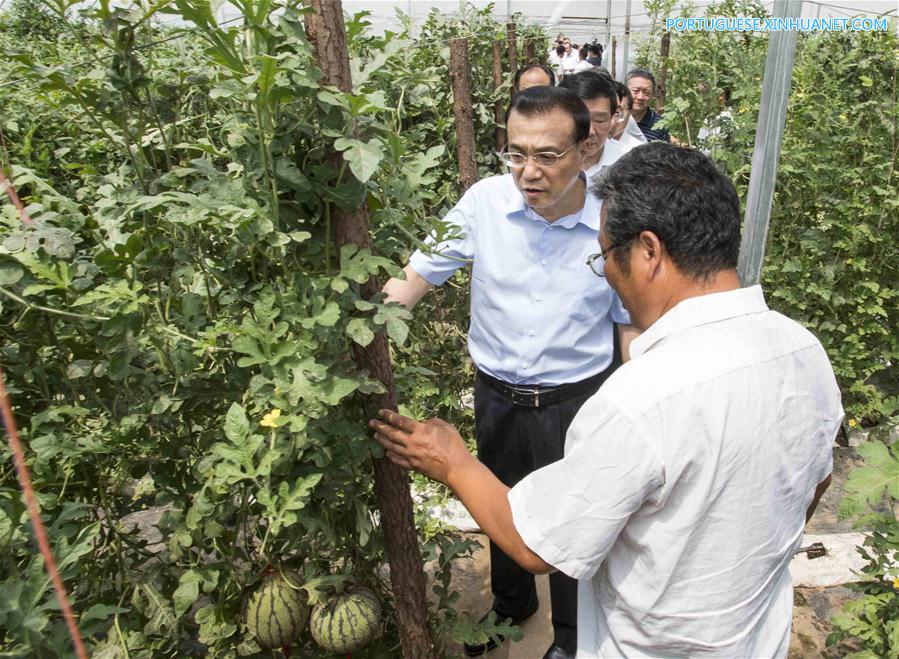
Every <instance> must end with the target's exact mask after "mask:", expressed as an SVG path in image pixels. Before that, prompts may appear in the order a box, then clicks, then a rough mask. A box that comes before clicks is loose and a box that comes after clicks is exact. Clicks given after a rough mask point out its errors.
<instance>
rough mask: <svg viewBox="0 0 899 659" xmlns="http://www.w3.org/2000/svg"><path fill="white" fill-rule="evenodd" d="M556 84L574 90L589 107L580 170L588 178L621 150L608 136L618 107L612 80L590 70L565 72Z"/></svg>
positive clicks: (621, 151)
mask: <svg viewBox="0 0 899 659" xmlns="http://www.w3.org/2000/svg"><path fill="white" fill-rule="evenodd" d="M559 86H560V87H563V88H565V89H570V90H571V91H573V92H574V93H575V94H577V95H578V98H580V99H581V100H582V101H583V102H584V105H586V106H587V109H588V110H589V111H590V139H589V141H588V145H589V151H588V154H587V158H586V160H585V161H584V172H585V173H586V175H587V180H588V181H590V180H591V179H592V177H593V176H594V175H595V174H597V173H599V171H600V170H601V169H602V168H603V167H608V166H609V165H611V164H612V163H614V162H615V161H616V160H618V158H620V157H621V156H622V155H624V153H625V149H624V147H623V146H621V144H619V143H618V142H615V141H613V140H609V139H608V137H609V129H610V128H611V125H612V117H613V116H614V115H615V113H616V112H617V110H618V92H617V91H616V90H615V82H614V81H613V80H612V79H611V78H609V77H608V76H606V75H603V74H602V73H599V72H598V71H594V70H590V71H583V72H581V73H576V74H574V75H570V76H565V79H564V80H562V82H561V83H559Z"/></svg>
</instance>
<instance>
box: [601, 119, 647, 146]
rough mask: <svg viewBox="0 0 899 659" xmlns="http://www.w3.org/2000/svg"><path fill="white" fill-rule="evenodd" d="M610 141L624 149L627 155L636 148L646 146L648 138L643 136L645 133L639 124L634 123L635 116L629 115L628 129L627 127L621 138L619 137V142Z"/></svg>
mask: <svg viewBox="0 0 899 659" xmlns="http://www.w3.org/2000/svg"><path fill="white" fill-rule="evenodd" d="M610 139H612V140H613V141H614V142H616V143H617V144H620V145H621V146H622V147H624V152H625V153H627V152H628V151H630V150H631V149H633V148H634V147H638V146H641V145H643V144H646V136H645V135H644V134H643V131H642V130H640V127H639V126H638V125H637V122H636V121H634V118H633V116H630V115H628V118H627V127H625V129H624V132H623V133H621V137H619V138H618V139H617V140H616V139H614V138H610Z"/></svg>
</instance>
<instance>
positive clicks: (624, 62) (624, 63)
mask: <svg viewBox="0 0 899 659" xmlns="http://www.w3.org/2000/svg"><path fill="white" fill-rule="evenodd" d="M630 54H631V0H627V11H625V18H624V57H622V58H621V77H622V79H624V76H626V75H627V72H628V71H630V68H631V63H630Z"/></svg>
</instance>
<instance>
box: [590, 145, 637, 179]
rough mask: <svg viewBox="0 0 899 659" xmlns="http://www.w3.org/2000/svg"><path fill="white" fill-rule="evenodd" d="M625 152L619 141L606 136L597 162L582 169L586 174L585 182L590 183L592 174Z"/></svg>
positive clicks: (597, 172) (595, 173)
mask: <svg viewBox="0 0 899 659" xmlns="http://www.w3.org/2000/svg"><path fill="white" fill-rule="evenodd" d="M625 153H627V150H626V149H625V148H624V147H623V146H622V145H621V143H620V142H618V141H617V140H613V139H609V138H606V142H605V144H604V145H603V147H602V155H601V156H600V157H599V162H598V163H596V164H595V165H593V166H592V167H590V168H588V169H585V170H584V174H585V175H586V176H587V184H588V185H592V183H593V177H594V176H596V175H597V174H599V172H601V171H602V169H603V168H604V167H608V166H609V165H611V164H612V163H614V162H615V161H616V160H618V159H619V158H620V157H621V156H623V155H624V154H625Z"/></svg>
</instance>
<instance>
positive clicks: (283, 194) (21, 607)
mask: <svg viewBox="0 0 899 659" xmlns="http://www.w3.org/2000/svg"><path fill="white" fill-rule="evenodd" d="M233 7H234V9H236V10H237V12H238V14H239V19H238V20H232V21H229V22H228V23H226V24H223V25H219V24H218V22H217V21H216V17H215V15H214V13H213V11H212V8H211V7H210V6H209V4H208V3H205V2H202V1H200V0H177V1H172V2H163V3H157V4H154V5H152V6H139V5H134V6H131V7H117V6H113V5H112V4H111V3H109V2H100V3H98V4H96V5H94V6H92V7H90V8H87V9H83V8H80V9H81V13H80V14H77V15H76V14H75V13H74V12H75V7H74V5H73V4H72V3H69V2H67V1H65V0H60V2H56V3H52V4H43V5H37V4H35V3H33V2H30V3H26V2H25V0H16V2H15V3H14V4H13V6H12V8H11V10H10V11H12V12H21V13H19V14H17V15H16V16H15V20H13V19H12V18H10V12H9V11H4V12H3V13H2V17H3V18H2V23H0V71H2V74H0V77H2V79H3V80H4V81H16V84H15V85H4V86H3V87H0V96H2V106H3V108H4V111H3V112H2V113H0V145H2V151H0V165H2V167H3V168H4V171H5V172H7V173H8V175H9V178H10V179H11V180H12V181H13V183H14V185H15V186H16V188H17V190H18V191H19V193H20V195H21V196H22V198H23V199H24V200H25V202H26V203H27V204H28V213H29V215H30V216H31V218H32V219H33V223H32V224H30V225H23V224H22V222H21V221H20V219H19V217H18V216H17V213H16V212H15V209H14V208H13V207H12V206H10V205H8V204H6V203H5V200H4V203H3V205H2V206H0V335H2V342H0V360H2V364H3V367H4V371H5V372H6V373H7V376H8V378H9V388H10V390H11V393H12V398H13V400H14V401H15V406H16V410H15V412H16V415H17V418H18V420H19V424H20V426H21V428H22V434H23V438H24V439H25V441H26V442H27V444H28V450H29V460H30V462H29V466H30V468H31V470H32V473H33V477H34V481H35V487H36V489H37V490H38V493H39V496H40V499H41V506H42V510H43V514H44V516H45V519H46V523H47V525H48V527H49V532H50V535H51V540H52V542H53V545H54V550H55V552H56V554H57V560H58V562H59V563H60V568H61V571H62V576H63V578H64V580H65V583H66V585H67V587H68V588H69V589H70V595H71V597H72V599H73V600H74V605H75V609H76V612H77V614H78V623H79V626H80V628H81V631H82V633H83V634H84V636H85V639H86V641H87V643H88V645H89V647H90V649H91V651H92V654H93V655H94V656H99V657H119V656H135V657H136V656H145V657H150V656H153V657H157V656H173V657H175V656H177V657H184V656H198V655H209V656H223V657H224V656H235V655H241V656H256V655H261V656H265V655H269V656H270V655H271V652H272V651H271V650H269V649H268V648H273V647H278V646H280V645H282V644H284V643H285V642H286V641H288V640H290V641H291V642H292V645H293V647H294V648H295V649H297V650H298V651H300V652H302V651H306V652H308V653H311V654H316V653H320V650H316V649H315V645H314V641H313V638H312V635H311V633H310V631H309V630H308V629H306V627H305V625H301V624H298V623H299V622H300V621H302V619H303V618H304V615H305V614H303V611H304V605H305V606H312V605H313V604H315V603H317V602H324V601H325V600H326V599H327V598H328V597H330V596H331V595H332V594H333V593H335V592H339V593H351V592H356V591H353V590H352V586H351V584H353V583H356V582H358V581H359V580H360V578H362V577H363V576H364V579H365V582H366V583H368V584H369V586H370V587H371V588H372V589H373V592H377V597H376V599H374V600H372V601H376V602H377V603H378V605H379V606H381V607H382V610H383V613H382V614H381V617H380V618H379V623H378V625H377V627H378V631H379V632H382V633H379V634H378V635H377V636H376V637H372V638H370V639H369V642H368V644H367V645H366V646H365V647H364V648H361V649H360V650H358V652H361V653H362V655H363V656H364V655H365V654H366V653H367V654H369V655H371V656H384V655H385V654H386V655H395V654H396V653H397V652H398V627H397V622H396V618H395V616H394V610H395V603H394V600H393V596H394V593H392V591H391V589H390V587H389V583H388V580H387V570H386V569H385V565H384V564H385V544H384V537H383V534H382V529H381V522H382V518H381V514H380V511H379V509H378V506H377V505H376V501H375V493H374V491H373V487H372V470H371V453H372V451H373V450H374V444H373V443H372V442H371V440H370V438H369V436H368V433H367V430H366V423H365V422H366V420H367V419H368V418H369V417H370V416H371V414H372V411H373V410H372V409H370V405H369V403H368V402H367V401H368V398H367V397H368V395H370V394H373V393H377V392H379V391H382V390H383V385H382V383H381V382H380V381H379V380H378V379H376V378H375V377H373V375H372V374H371V373H369V372H367V371H365V370H363V369H360V368H359V367H357V366H356V364H355V362H354V361H353V359H352V358H351V355H352V354H353V353H354V350H355V349H356V347H359V346H365V345H368V344H370V343H371V341H372V340H373V337H374V335H375V333H376V332H379V331H386V333H387V334H388V335H389V337H390V339H391V340H392V346H391V350H392V353H393V358H394V365H395V366H394V368H395V379H396V383H397V386H398V388H399V390H400V398H401V399H402V400H404V401H406V402H407V405H408V407H407V408H406V409H407V410H408V411H410V412H412V413H416V414H440V415H441V416H445V417H450V418H454V419H455V420H456V421H457V422H458V423H461V424H463V425H464V424H466V423H470V416H469V415H470V412H468V411H467V410H464V409H463V408H461V406H460V405H459V398H460V395H461V393H462V392H463V391H464V390H465V389H467V388H468V387H469V386H470V383H469V381H468V378H467V375H470V373H471V367H470V365H468V364H467V361H466V360H464V359H463V358H462V357H461V356H462V355H464V327H465V325H466V323H465V315H466V308H465V307H466V305H465V300H466V297H465V293H464V291H463V288H462V286H461V285H458V286H457V287H450V288H449V290H448V291H447V292H445V293H444V294H442V295H441V296H436V297H435V299H434V300H432V301H429V302H428V303H427V305H425V306H423V307H422V311H421V312H419V313H420V314H421V315H420V318H421V319H423V320H421V321H420V322H419V323H416V324H411V325H410V324H409V320H410V315H409V314H408V313H407V312H406V311H405V310H403V309H402V308H400V307H397V306H394V305H385V304H384V303H383V300H382V299H381V298H380V297H379V296H377V295H375V296H370V295H363V294H362V284H363V283H364V282H366V281H368V279H369V278H370V277H371V276H372V275H380V276H382V277H385V276H388V275H391V274H395V273H396V272H397V271H398V269H397V267H396V264H399V263H402V262H403V261H404V260H405V259H406V258H407V256H408V253H409V251H410V250H411V249H412V248H414V247H415V246H416V245H417V242H416V241H417V239H418V238H420V237H421V236H422V235H424V234H425V233H427V232H431V231H436V232H438V233H439V232H441V231H443V230H444V229H443V228H442V226H441V225H440V223H439V222H438V221H437V218H438V217H440V216H441V215H442V213H443V212H444V211H445V210H446V209H447V208H448V205H449V204H450V203H451V202H452V201H453V200H454V198H455V196H456V195H457V194H458V192H459V190H458V183H457V176H456V172H457V169H456V167H455V164H454V162H453V153H454V151H453V144H452V141H451V130H450V127H449V124H448V123H447V121H448V119H447V117H450V116H451V114H450V111H451V107H450V105H449V99H448V96H447V93H446V91H445V89H446V87H445V85H446V84H447V82H446V80H445V78H443V77H441V71H442V70H443V69H442V67H445V63H444V62H443V60H442V59H440V57H437V58H435V57H434V56H433V53H432V55H431V57H430V59H431V61H430V62H428V61H427V58H425V57H422V62H423V64H422V65H420V66H415V67H410V66H409V65H408V57H409V53H410V52H412V53H416V55H415V56H416V57H417V56H418V55H417V53H418V52H419V49H420V45H419V44H417V43H416V42H414V41H412V40H411V39H410V38H409V35H408V32H404V33H401V34H386V35H383V36H377V35H372V34H371V33H369V32H368V30H367V23H366V21H365V17H364V15H360V16H357V17H355V18H354V19H351V20H348V21H347V25H346V32H347V36H348V38H349V46H350V49H351V55H352V58H351V68H352V78H353V83H354V87H353V89H352V91H350V92H341V91H340V90H339V89H335V88H331V87H328V86H327V85H325V84H323V83H322V81H321V71H320V69H319V67H318V65H317V62H316V59H315V54H314V49H313V48H312V45H311V44H310V43H309V40H308V38H307V31H306V24H305V21H306V19H307V15H308V14H309V12H310V10H309V9H308V8H307V7H304V6H303V5H302V4H300V3H294V2H283V3H280V2H273V3H270V2H264V1H261V0H260V1H258V2H253V1H249V2H243V1H240V2H234V3H233ZM28 11H30V12H32V13H33V14H34V15H33V16H31V18H28V16H29V15H28V14H27V12H28ZM163 14H169V15H170V16H169V17H168V20H169V21H171V20H172V19H175V22H174V23H171V22H169V23H168V24H167V25H164V24H162V23H160V22H157V20H156V19H157V18H158V17H159V16H161V15H163ZM26 18H28V20H34V21H38V20H50V19H52V21H51V22H52V23H53V24H54V25H57V26H58V27H59V31H58V32H57V33H56V37H55V38H48V39H47V40H33V41H27V40H26V41H23V40H22V39H21V38H20V32H21V26H22V25H24V24H25V22H27V21H25V19H26ZM491 29H496V26H495V24H494V26H493V28H491ZM47 36H48V37H49V36H50V34H49V33H48V35H47ZM429 45H430V44H429ZM439 54H440V53H438V55H439ZM435 96H437V97H438V98H440V99H441V100H440V102H438V103H435V102H434V97H435ZM493 127H494V126H493V124H492V123H491V125H490V126H488V127H486V128H484V129H483V130H482V132H484V134H488V133H489V132H490V131H492V129H493ZM334 154H338V157H337V158H336V159H335V158H334ZM360 204H364V205H365V206H366V207H367V209H368V211H369V215H370V218H371V225H372V227H371V228H372V235H373V238H374V244H375V247H376V249H377V254H375V253H374V252H373V251H370V250H366V249H359V248H358V247H355V246H352V245H347V246H344V247H342V248H338V247H337V246H336V244H335V239H334V238H335V236H334V232H335V225H334V218H335V216H336V214H337V213H339V212H345V211H349V210H352V209H354V208H356V207H357V206H359V205H360ZM460 277H464V275H460ZM460 282H464V279H460ZM460 364H461V367H460ZM438 372H441V373H443V374H445V375H442V376H441V377H437V376H436V374H437V373H438ZM3 458H4V462H7V461H8V453H7V452H6V450H5V448H4V449H3ZM437 495H438V496H439V493H437ZM416 518H417V520H418V522H419V524H420V526H421V529H422V535H423V541H424V542H425V546H424V551H425V554H426V555H427V556H428V557H430V558H433V559H435V560H437V561H438V562H439V570H438V579H439V587H438V588H437V589H436V592H435V598H434V602H433V603H432V606H433V609H432V611H431V614H432V618H433V620H434V630H435V633H436V637H435V640H436V642H437V643H438V651H440V648H441V647H443V644H445V643H446V642H448V641H450V640H452V639H453V638H455V639H458V640H460V641H461V640H468V638H469V635H471V634H478V633H484V632H485V630H486V631H487V632H491V631H492V630H493V627H491V626H490V625H481V626H479V625H478V624H476V623H472V622H469V621H467V620H464V619H463V618H462V617H461V616H460V615H458V614H456V612H454V611H453V610H452V604H453V602H454V599H455V596H457V594H456V593H453V592H452V590H451V589H450V588H449V587H447V584H448V581H447V580H448V578H449V570H450V561H451V560H452V559H454V558H455V557H458V556H464V555H466V554H468V553H470V551H471V548H472V546H473V543H471V542H469V541H456V540H455V539H453V540H449V539H448V536H446V535H444V534H443V533H442V531H441V530H440V529H439V528H438V526H437V525H435V524H434V522H433V521H432V520H428V519H427V518H426V516H425V513H424V511H423V510H422V511H418V512H417V514H416ZM25 520H26V518H25V512H24V508H23V504H22V500H21V497H20V494H19V492H18V487H17V485H16V483H15V478H14V474H13V473H12V471H11V470H4V472H3V475H2V480H0V538H2V541H0V553H2V555H3V557H4V560H3V561H0V563H2V565H3V567H2V568H0V583H2V585H3V587H2V588H0V647H2V649H3V651H4V652H7V653H10V654H19V655H27V656H63V655H67V654H68V653H69V652H70V646H69V643H68V640H67V638H66V635H65V628H64V626H63V624H62V621H61V620H60V618H59V616H58V615H57V613H56V610H55V603H54V601H53V596H52V593H51V592H50V590H49V585H48V582H47V580H46V577H45V575H44V573H43V565H42V562H41V561H40V559H39V558H36V557H35V554H34V551H33V547H32V544H31V538H30V533H29V529H28V526H27V524H26V522H25ZM272 570H274V572H272ZM282 575H290V576H289V577H286V578H285V577H284V576H282ZM298 584H300V588H299V589H294V588H293V586H296V585H298ZM366 610H368V609H366ZM505 633H507V634H508V633H509V632H508V631H506V632H505ZM297 634H298V636H297ZM359 638H362V637H361V636H360V637H359ZM356 640H357V641H358V639H356Z"/></svg>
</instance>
